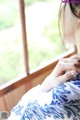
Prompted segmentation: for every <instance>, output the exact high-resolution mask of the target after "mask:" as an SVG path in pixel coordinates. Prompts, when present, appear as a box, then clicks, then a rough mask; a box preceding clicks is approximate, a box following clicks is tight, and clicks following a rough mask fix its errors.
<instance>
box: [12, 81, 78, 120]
mask: <svg viewBox="0 0 80 120" xmlns="http://www.w3.org/2000/svg"><path fill="white" fill-rule="evenodd" d="M34 89H35V90H37V87H36V88H33V90H32V91H34ZM32 94H33V93H32ZM34 94H36V93H34ZM11 114H13V115H14V116H16V117H17V119H16V120H80V80H76V81H75V80H71V81H70V82H66V83H65V84H63V85H61V86H59V87H57V88H53V89H52V90H50V91H49V92H45V93H42V92H41V93H40V94H39V93H38V94H37V95H36V97H35V99H33V100H32V99H31V98H30V99H29V98H27V94H25V95H24V96H23V97H22V99H21V100H20V101H19V103H18V104H17V105H16V106H15V107H14V108H13V109H12V111H11Z"/></svg>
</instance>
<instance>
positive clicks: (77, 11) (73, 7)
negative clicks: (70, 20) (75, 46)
mask: <svg viewBox="0 0 80 120" xmlns="http://www.w3.org/2000/svg"><path fill="white" fill-rule="evenodd" d="M69 1H70V2H62V1H61V4H60V8H59V14H58V26H59V32H60V35H61V31H63V30H62V29H61V27H62V25H60V23H61V14H62V12H63V23H65V22H64V21H65V16H66V18H67V17H68V16H67V15H66V13H65V11H66V7H67V4H69V8H70V11H71V13H72V15H73V16H74V17H77V18H79V19H80V3H76V0H75V2H74V3H71V0H69Z"/></svg>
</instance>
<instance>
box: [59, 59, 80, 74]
mask: <svg viewBox="0 0 80 120" xmlns="http://www.w3.org/2000/svg"><path fill="white" fill-rule="evenodd" d="M57 68H59V69H58V70H57V71H58V74H59V75H60V74H61V73H64V72H65V71H68V70H76V71H77V72H80V63H76V62H69V63H68V62H67V63H65V62H63V61H60V62H59V63H58V66H57Z"/></svg>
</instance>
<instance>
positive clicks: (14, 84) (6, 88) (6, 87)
mask: <svg viewBox="0 0 80 120" xmlns="http://www.w3.org/2000/svg"><path fill="white" fill-rule="evenodd" d="M19 7H20V16H21V18H20V19H21V29H22V44H23V52H24V63H25V64H24V66H25V71H26V74H25V76H23V77H20V78H17V79H15V80H13V81H10V82H8V83H5V84H3V85H1V86H0V96H2V95H5V94H7V93H9V92H11V91H12V90H14V89H16V88H18V87H20V86H21V85H23V84H25V83H28V82H29V81H30V80H32V79H34V78H36V77H37V76H39V75H41V74H42V73H43V72H46V71H48V70H51V69H53V68H54V67H55V65H56V64H57V62H58V60H59V59H60V58H61V57H69V56H71V55H72V54H75V53H76V50H75V47H73V48H71V49H70V50H69V51H66V52H65V53H63V54H61V55H59V56H58V57H57V58H56V59H54V60H53V61H52V62H50V63H49V64H47V65H46V66H43V67H42V68H40V69H38V70H36V71H33V72H32V73H30V70H29V60H28V44H27V30H26V20H25V3H24V0H19Z"/></svg>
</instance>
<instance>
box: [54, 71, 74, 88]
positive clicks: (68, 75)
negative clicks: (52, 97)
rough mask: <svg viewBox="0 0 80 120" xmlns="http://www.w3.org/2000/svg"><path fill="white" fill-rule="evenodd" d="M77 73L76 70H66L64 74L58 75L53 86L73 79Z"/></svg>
mask: <svg viewBox="0 0 80 120" xmlns="http://www.w3.org/2000/svg"><path fill="white" fill-rule="evenodd" d="M75 74H76V71H75V70H71V71H68V72H66V73H65V74H64V75H61V76H59V77H57V78H56V79H55V81H54V86H53V87H57V86H59V85H61V84H63V83H65V82H66V81H68V80H70V79H72V78H73V76H74V75H75Z"/></svg>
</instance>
